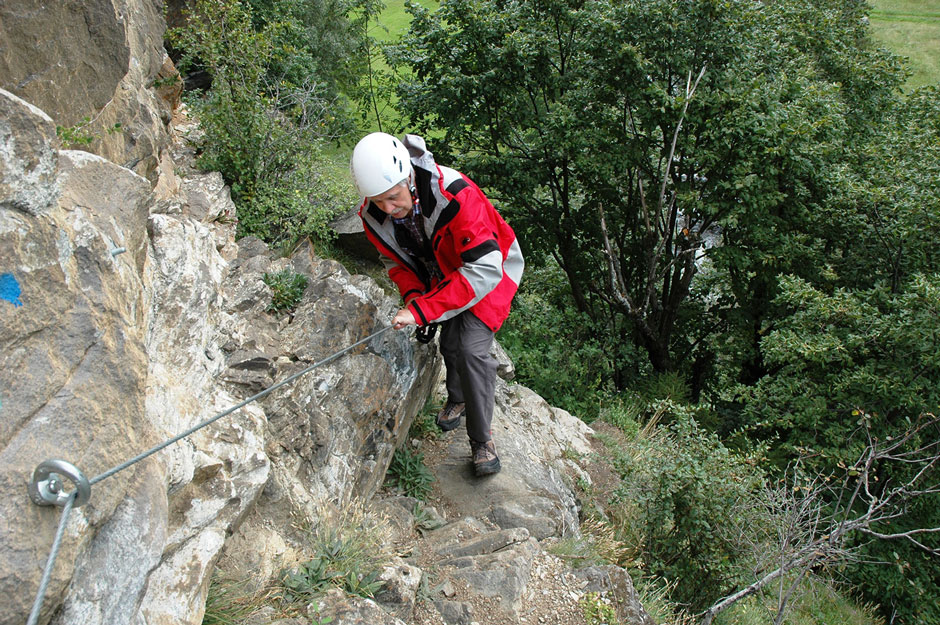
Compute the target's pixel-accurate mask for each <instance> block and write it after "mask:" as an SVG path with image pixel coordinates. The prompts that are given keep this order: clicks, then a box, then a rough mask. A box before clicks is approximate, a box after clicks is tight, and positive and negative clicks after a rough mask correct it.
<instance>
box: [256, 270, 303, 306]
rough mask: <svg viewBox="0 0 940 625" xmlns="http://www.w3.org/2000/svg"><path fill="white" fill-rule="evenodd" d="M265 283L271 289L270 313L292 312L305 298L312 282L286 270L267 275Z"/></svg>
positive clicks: (301, 275)
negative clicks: (308, 286) (305, 291)
mask: <svg viewBox="0 0 940 625" xmlns="http://www.w3.org/2000/svg"><path fill="white" fill-rule="evenodd" d="M262 279H263V280H264V283H265V284H267V285H268V286H269V287H271V291H272V295H271V304H270V305H269V306H268V312H273V313H282V312H292V311H293V310H294V309H295V308H296V307H297V304H299V303H300V299H301V298H302V297H303V294H304V290H305V289H306V288H307V283H308V282H309V281H310V280H309V278H307V276H305V275H303V274H302V273H295V272H293V271H291V270H290V269H284V270H282V271H279V272H277V273H273V274H272V273H266V274H264V276H263V277H262Z"/></svg>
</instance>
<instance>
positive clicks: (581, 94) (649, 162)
mask: <svg viewBox="0 0 940 625" xmlns="http://www.w3.org/2000/svg"><path fill="white" fill-rule="evenodd" d="M862 11H863V7H862V6H861V5H859V6H857V7H856V6H854V5H849V4H848V3H844V2H839V1H838V0H832V1H831V2H824V3H812V4H810V5H807V4H806V3H803V2H797V1H795V0H793V1H789V2H779V3H770V4H767V3H763V4H754V3H751V2H746V1H732V2H722V3H715V2H697V3H691V4H689V3H675V2H672V1H671V0H656V1H652V2H651V1H649V0H643V1H628V2H602V1H600V2H580V1H566V0H558V1H554V2H547V3H545V2H527V1H524V2H516V3H509V4H506V3H502V2H497V1H496V0H488V1H484V2H482V3H481V2H475V1H474V2H471V1H470V0H451V1H450V2H444V3H442V4H441V7H440V9H439V10H438V11H436V12H435V14H434V15H433V16H432V15H431V14H430V12H428V11H422V10H417V9H416V10H415V19H414V21H413V24H412V29H411V33H410V35H409V36H407V37H406V38H405V40H404V41H405V44H404V45H403V46H401V47H400V48H399V50H398V55H397V56H396V57H395V59H396V61H397V62H400V63H404V64H407V65H409V66H410V67H411V69H412V70H413V71H414V76H415V79H413V80H412V81H410V82H409V83H408V84H406V85H405V86H404V87H403V89H402V91H401V93H400V95H401V99H402V104H403V106H404V107H405V108H406V110H407V111H408V112H409V113H410V114H411V115H412V117H413V118H414V119H415V120H416V122H417V123H418V124H419V126H420V125H422V124H425V125H427V126H428V127H431V125H432V124H433V125H437V126H443V127H445V128H446V129H447V132H446V136H445V145H444V146H442V149H441V150H439V151H442V152H445V153H446V152H447V151H448V150H452V151H453V152H455V153H459V154H461V155H462V160H461V162H460V165H461V167H462V168H463V169H464V170H465V171H467V172H468V173H469V174H470V175H471V177H474V178H475V179H476V180H477V181H478V182H480V183H481V184H482V185H483V186H484V187H485V188H487V189H488V191H489V192H490V194H491V196H492V197H494V198H495V199H496V200H497V201H499V202H502V203H504V204H505V212H506V213H507V214H508V215H509V217H510V221H511V223H513V225H514V227H516V230H517V233H518V234H519V236H520V239H521V240H522V242H523V247H524V249H525V250H526V251H527V253H528V254H530V257H531V258H533V260H535V261H536V262H539V259H541V258H545V257H547V256H549V255H550V256H553V257H554V258H555V259H556V260H557V261H558V264H559V266H560V267H561V268H562V269H563V271H564V272H565V275H566V278H567V281H568V283H569V288H570V294H571V298H572V300H573V301H574V303H575V306H576V308H577V309H578V311H579V312H580V313H582V314H585V315H588V316H589V317H590V318H591V319H592V320H593V321H594V322H595V323H596V324H597V327H598V328H602V329H603V330H604V334H605V336H607V337H609V342H610V344H617V343H619V342H620V341H622V339H623V338H626V339H627V340H628V341H630V342H631V343H633V344H634V345H635V346H636V347H637V348H638V349H641V350H644V351H646V353H647V354H648V357H649V361H650V364H651V365H652V366H653V367H654V368H655V369H656V370H657V371H665V370H682V369H684V368H686V367H688V368H690V369H694V368H695V366H696V365H695V363H696V362H698V360H699V357H698V353H697V352H699V351H701V350H702V348H703V345H705V341H706V340H707V339H708V336H709V334H710V333H711V332H715V331H716V330H717V328H719V327H721V325H722V323H727V322H728V320H723V319H721V318H718V319H715V320H714V321H715V323H712V320H710V319H707V320H706V323H702V312H703V311H708V309H709V308H714V309H715V311H714V312H716V313H719V312H722V311H723V310H725V309H727V305H728V303H729V301H730V302H734V301H735V300H736V299H738V298H752V297H754V293H753V291H752V290H751V289H753V288H757V287H759V286H760V285H758V284H755V285H749V284H748V283H747V278H746V277H745V276H750V275H753V274H754V272H757V271H760V272H762V273H760V276H761V277H763V276H765V275H770V276H771V279H772V276H773V271H772V268H773V267H774V266H775V265H778V264H785V265H787V266H790V265H791V264H792V265H793V266H796V267H801V268H805V269H806V270H807V271H812V267H813V266H812V265H811V264H808V263H806V262H804V261H805V259H806V257H807V254H808V253H809V251H811V250H813V249H814V247H813V246H814V242H813V241H812V240H805V239H804V238H802V237H801V236H800V234H799V233H800V232H802V229H801V224H802V223H803V222H806V221H807V220H809V219H810V216H811V210H812V209H813V207H814V206H816V205H817V204H818V203H819V202H821V201H822V200H823V199H824V198H825V196H826V193H827V190H828V189H829V187H830V185H829V184H828V183H827V178H828V175H829V172H830V169H831V163H832V162H833V161H837V160H838V159H839V157H840V155H841V153H842V149H843V144H842V142H843V140H844V138H845V136H847V133H849V132H850V131H851V129H852V128H854V127H856V126H857V125H858V124H860V123H861V122H862V121H863V120H868V119H873V118H875V117H876V116H877V115H878V114H879V112H880V111H882V110H883V108H884V107H885V106H886V105H887V103H888V102H889V101H890V97H889V96H890V94H891V92H892V89H893V87H894V86H896V84H898V82H899V81H900V78H897V77H896V76H895V74H894V73H892V72H893V71H894V70H896V69H897V68H896V63H895V62H894V61H893V60H892V59H891V58H890V57H888V56H887V55H885V54H883V53H881V52H880V51H878V50H877V49H875V48H874V47H873V46H872V45H871V44H870V42H868V40H867V39H866V33H865V31H864V26H863V25H862V21H861V18H862V17H863V12H862ZM664 41H667V42H670V44H669V45H663V42H664ZM703 69H704V70H705V71H704V74H702V76H703V78H702V81H701V84H699V85H698V87H697V90H696V91H695V93H694V95H693V94H692V89H691V83H692V81H693V80H694V79H695V77H696V76H697V75H698V74H699V72H700V71H701V70H703ZM872 77H874V80H873V79H872ZM601 155H603V156H601ZM601 210H603V211H604V214H605V216H606V227H607V230H608V232H609V238H610V241H611V247H612V251H613V252H614V255H615V256H616V260H618V261H619V262H617V263H616V269H617V270H618V271H619V274H620V278H622V284H620V285H618V286H612V285H611V282H610V268H609V266H608V261H607V258H606V256H605V254H604V244H603V236H602V232H601V228H600V211H601ZM717 229H721V231H722V234H723V236H724V237H725V238H726V243H728V244H730V245H726V247H727V250H723V251H722V253H719V252H718V251H715V252H714V259H713V260H714V262H715V263H716V265H718V266H719V268H721V269H722V270H723V271H733V272H734V278H735V279H736V280H737V284H734V285H733V287H734V288H732V289H731V290H726V291H725V294H726V295H727V297H728V298H729V300H727V301H723V300H722V299H721V298H719V299H716V298H714V297H712V298H708V297H705V295H706V293H704V292H701V291H696V290H695V289H693V287H692V286H691V281H692V278H693V277H694V276H695V274H696V273H697V272H698V271H699V264H697V263H696V262H695V259H696V256H697V255H699V254H702V253H703V250H704V245H705V239H706V234H707V233H709V231H714V230H717ZM708 253H709V254H710V255H711V252H708ZM768 269H771V271H769V272H768V271H767V270H768ZM615 364H616V365H617V366H619V364H620V361H619V360H616V361H615ZM626 366H627V367H628V368H629V367H630V366H632V364H631V363H626ZM699 366H701V365H699ZM693 375H694V373H693Z"/></svg>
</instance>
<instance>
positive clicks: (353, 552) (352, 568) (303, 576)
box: [280, 507, 391, 603]
mask: <svg viewBox="0 0 940 625" xmlns="http://www.w3.org/2000/svg"><path fill="white" fill-rule="evenodd" d="M309 549H310V551H311V552H312V556H313V557H311V558H310V559H309V560H308V561H307V562H304V563H303V564H301V565H299V566H297V567H295V568H293V569H289V570H285V571H283V572H282V574H281V577H280V585H281V590H282V596H283V598H284V600H285V601H286V602H288V603H309V602H311V601H313V600H314V599H315V598H316V597H317V596H318V595H319V594H321V593H323V592H325V591H326V590H328V589H330V588H340V589H342V590H344V591H346V592H348V593H350V594H354V595H359V596H362V597H372V596H373V595H374V594H375V592H376V591H377V590H378V589H379V588H380V587H381V582H380V581H378V577H379V575H381V573H382V569H383V567H384V566H385V565H386V564H387V562H388V561H389V560H390V559H391V557H390V554H389V553H388V549H387V536H386V534H385V530H384V525H383V522H382V520H377V519H373V518H370V517H367V516H366V515H365V514H364V513H363V511H362V510H361V509H359V508H355V507H354V508H349V509H347V510H345V511H344V512H342V513H339V512H332V513H324V514H323V515H322V516H321V518H320V520H319V522H318V524H317V526H316V527H315V528H313V530H312V531H311V533H310V545H309Z"/></svg>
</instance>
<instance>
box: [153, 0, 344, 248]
mask: <svg viewBox="0 0 940 625" xmlns="http://www.w3.org/2000/svg"><path fill="white" fill-rule="evenodd" d="M187 18H188V19H187V25H186V26H185V27H183V28H180V29H175V30H173V31H171V32H170V33H169V36H170V38H171V40H172V41H173V42H174V43H175V45H177V46H178V47H179V48H181V49H182V50H183V51H184V56H183V58H182V60H181V66H182V67H183V69H184V70H185V69H186V68H187V67H190V66H192V65H193V64H198V65H199V66H201V67H203V68H204V69H205V70H206V71H207V72H208V73H209V75H210V76H211V77H212V88H211V90H210V91H209V92H208V93H206V94H204V95H203V96H202V97H199V98H197V99H195V100H194V101H193V104H194V107H195V110H196V112H197V114H198V117H199V119H200V123H201V127H202V129H203V130H204V132H205V137H204V140H203V141H202V143H201V149H202V151H201V153H200V156H199V161H198V162H199V165H200V166H201V167H203V168H204V169H207V170H217V171H220V172H221V173H222V175H223V177H224V178H225V181H226V183H228V184H229V185H230V186H231V190H232V198H233V200H234V201H235V203H236V205H237V207H238V214H239V224H238V233H239V235H240V236H244V235H252V236H257V237H259V238H261V239H264V240H265V241H268V242H269V243H287V242H290V241H292V240H296V239H297V238H299V237H303V236H311V237H313V238H325V237H329V236H330V233H329V229H328V228H327V226H326V224H327V223H328V220H329V219H330V217H331V216H332V215H333V214H335V212H336V211H337V210H338V209H340V208H345V207H346V206H348V205H351V204H352V203H353V202H354V201H355V199H354V197H353V193H352V189H351V186H350V185H349V183H348V181H347V180H345V179H342V180H340V179H339V178H338V177H336V176H335V175H330V174H329V173H325V172H330V171H332V170H331V169H330V168H329V167H322V163H323V162H324V161H325V160H326V159H325V158H324V157H323V152H322V147H321V146H322V142H323V140H324V139H325V138H329V137H332V136H333V134H334V132H335V131H334V129H333V127H334V124H333V122H334V121H335V120H334V115H335V113H334V112H333V111H334V106H333V104H334V99H333V98H332V96H331V95H330V94H329V92H328V91H327V90H325V89H324V88H323V87H322V86H321V85H319V84H317V83H312V82H309V81H307V82H302V83H295V82H293V79H292V78H290V77H288V76H286V75H283V74H282V75H274V76H272V75H271V73H270V72H271V71H273V70H272V68H276V67H278V60H279V59H282V58H283V57H284V56H285V55H286V54H288V53H289V49H285V48H284V41H283V40H282V38H281V35H280V30H279V29H280V28H281V26H280V25H279V24H278V23H263V24H262V25H261V26H260V27H259V28H260V29H259V30H256V29H255V28H254V26H253V23H252V18H253V15H252V13H251V10H250V8H249V6H247V5H245V4H242V3H241V2H239V1H238V0H219V1H218V2H213V1H210V0H199V1H198V2H196V3H195V4H194V6H193V7H192V9H191V10H190V11H189V12H188V14H187ZM285 71H286V70H285Z"/></svg>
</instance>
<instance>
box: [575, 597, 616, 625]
mask: <svg viewBox="0 0 940 625" xmlns="http://www.w3.org/2000/svg"><path fill="white" fill-rule="evenodd" d="M578 605H579V606H580V607H581V613H582V614H583V615H584V620H585V621H586V622H587V623H588V625H616V623H617V622H618V619H617V610H615V609H614V606H613V605H611V603H610V599H607V598H605V597H602V596H601V595H600V594H599V593H596V592H589V593H587V594H585V595H584V596H583V597H581V599H579V600H578Z"/></svg>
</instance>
